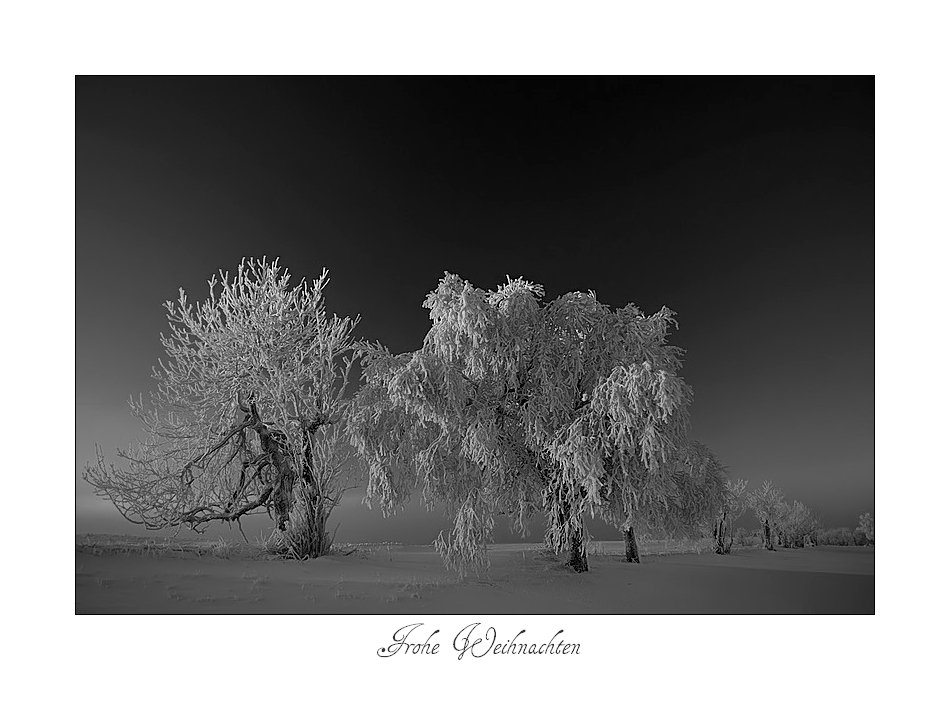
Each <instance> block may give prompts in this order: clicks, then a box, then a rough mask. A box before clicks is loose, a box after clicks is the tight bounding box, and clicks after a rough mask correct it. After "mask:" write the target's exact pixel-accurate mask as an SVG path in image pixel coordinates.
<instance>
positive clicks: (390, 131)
mask: <svg viewBox="0 0 950 720" xmlns="http://www.w3.org/2000/svg"><path fill="white" fill-rule="evenodd" d="M75 91H76V115H75V124H76V168H75V171H76V217H75V222H76V420H77V423H76V490H75V503H76V547H75V612H76V613H77V614H80V615H85V614H147V615H166V614H295V615H303V614H318V615H346V614H371V615H401V616H410V618H411V617H414V616H418V615H471V614H478V613H481V614H496V615H529V616H531V615H537V616H542V615H558V616H560V615H618V616H622V615H636V614H649V615H667V614H683V613H685V614H693V615H695V614H701V615H727V614H753V615H755V614H769V615H772V614H791V615H805V614H822V615H827V614H846V615H862V614H873V613H874V612H875V575H874V571H875V534H874V517H875V456H874V438H875V435H874V429H875V414H874V370H875V346H874V341H875V333H874V319H875V316H874V288H875V285H874V281H875V275H874V271H875V264H874V239H875V224H874V223H875V215H874V210H875V170H874V159H875V154H874V141H875V78H874V77H873V76H870V75H846V76H838V75H835V76H830V75H819V76H746V77H743V76H699V77H697V76H659V77H658V76H566V77H562V76H543V77H531V76H508V77H497V76H496V77H479V76H443V77H327V76H251V77H248V76H107V75H106V76H102V75H89V76H77V77H76V80H75ZM412 622H414V621H413V620H411V619H409V620H407V621H406V625H407V626H409V630H408V631H406V633H404V635H405V634H407V633H408V632H410V631H412V630H413V628H412V627H411V623H412ZM396 627H397V626H396V625H394V627H393V629H394V630H395V629H396ZM460 627H461V626H460ZM397 634H398V633H397ZM422 635H424V630H423V629H417V630H416V634H415V635H414V636H412V638H410V641H411V642H413V643H415V642H418V643H420V644H422V643H424V641H425V639H426V638H425V637H420V638H419V639H418V641H417V640H416V639H415V638H416V637H417V636H422ZM391 640H392V641H398V640H399V638H398V637H393V638H391ZM498 640H499V643H501V641H502V640H504V641H509V640H511V642H510V643H508V644H506V645H504V644H503V645H501V647H502V648H503V649H502V650H501V651H500V652H516V653H517V652H525V653H528V652H533V649H534V646H533V645H532V644H531V643H528V642H527V641H526V640H524V639H522V640H513V639H511V638H507V637H504V638H503V637H499V638H498ZM545 640H546V638H545ZM407 642H409V641H407ZM488 642H489V641H488V640H486V643H488ZM532 642H533V641H532ZM538 642H539V643H540V642H541V641H540V640H539V641H538ZM566 646H567V647H569V646H570V643H569V642H568V643H567V645H566ZM485 647H488V644H486V645H485ZM539 647H543V648H544V650H541V651H539V652H545V651H550V652H558V650H556V649H555V648H557V645H556V644H555V643H549V644H545V645H539ZM399 649H400V648H399V644H398V642H397V646H396V650H399Z"/></svg>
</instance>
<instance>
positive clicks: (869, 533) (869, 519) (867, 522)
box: [858, 513, 874, 545]
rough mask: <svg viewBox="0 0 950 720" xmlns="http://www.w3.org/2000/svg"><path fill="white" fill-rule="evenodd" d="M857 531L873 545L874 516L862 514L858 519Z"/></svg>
mask: <svg viewBox="0 0 950 720" xmlns="http://www.w3.org/2000/svg"><path fill="white" fill-rule="evenodd" d="M858 530H860V531H862V532H863V533H864V537H865V538H867V541H868V542H869V543H870V544H872V545H873V544H874V516H873V515H871V513H864V514H863V515H861V517H859V518H858Z"/></svg>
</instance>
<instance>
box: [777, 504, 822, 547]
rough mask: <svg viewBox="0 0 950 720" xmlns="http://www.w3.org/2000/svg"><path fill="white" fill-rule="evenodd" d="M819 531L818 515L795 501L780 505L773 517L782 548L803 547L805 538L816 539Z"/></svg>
mask: <svg viewBox="0 0 950 720" xmlns="http://www.w3.org/2000/svg"><path fill="white" fill-rule="evenodd" d="M820 529H821V521H820V519H819V517H818V515H817V514H816V513H815V512H814V511H813V510H812V509H811V508H810V507H808V506H807V505H805V504H804V503H803V502H800V501H799V500H795V501H794V502H793V503H792V504H791V505H789V504H788V503H785V502H783V503H780V504H779V508H778V511H777V513H776V517H775V530H776V535H777V536H778V540H779V544H780V545H781V546H782V547H788V548H795V547H804V546H805V541H806V538H808V537H811V538H812V539H813V540H814V539H815V538H817V535H818V531H819V530H820Z"/></svg>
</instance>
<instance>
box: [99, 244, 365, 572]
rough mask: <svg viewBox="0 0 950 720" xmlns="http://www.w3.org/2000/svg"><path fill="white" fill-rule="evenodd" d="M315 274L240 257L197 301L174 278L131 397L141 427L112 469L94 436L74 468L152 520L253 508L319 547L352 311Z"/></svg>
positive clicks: (234, 517)
mask: <svg viewBox="0 0 950 720" xmlns="http://www.w3.org/2000/svg"><path fill="white" fill-rule="evenodd" d="M327 283H328V274H327V272H326V270H324V271H323V274H322V275H320V277H319V278H317V279H315V280H313V281H310V282H307V281H306V280H303V281H301V282H300V283H298V284H296V285H292V284H291V279H290V274H289V272H288V271H286V270H283V269H282V268H281V267H280V265H279V264H278V261H276V260H275V261H273V262H270V263H268V262H267V261H266V259H263V260H244V261H242V262H241V264H240V266H239V267H238V268H237V273H236V274H235V275H234V276H233V277H232V276H230V275H229V274H228V273H226V272H221V273H219V275H218V276H217V277H214V278H212V279H211V280H210V281H209V283H208V285H209V296H208V297H207V299H205V300H204V301H203V302H200V303H198V304H191V303H190V302H189V300H188V298H187V296H186V295H185V292H184V290H181V291H180V293H179V298H178V301H177V302H171V301H170V302H168V303H166V305H165V308H166V310H167V317H168V322H169V327H170V332H169V334H167V335H163V336H162V339H161V342H162V347H163V348H164V351H165V354H166V356H167V357H166V358H165V359H163V360H160V362H159V366H158V367H157V368H155V369H153V377H154V379H155V381H156V383H157V389H156V390H155V391H154V392H152V393H151V395H150V396H149V397H148V398H147V399H143V398H141V397H140V398H139V399H138V400H135V399H133V400H130V404H131V408H132V413H133V415H134V416H135V417H136V418H137V419H138V420H139V421H140V422H141V423H142V425H143V429H144V437H143V438H142V439H140V440H138V441H136V442H135V443H133V444H132V445H131V446H130V447H129V448H128V450H126V451H119V452H118V455H119V458H120V460H122V461H124V464H125V466H126V467H122V468H118V467H116V466H115V465H114V464H111V463H107V461H106V459H105V456H104V455H103V452H102V450H101V448H99V446H98V445H97V448H96V449H97V461H96V463H95V464H93V465H91V466H87V468H86V470H85V472H84V476H85V478H86V480H87V481H88V482H89V483H91V484H92V486H93V487H94V488H95V489H96V492H97V493H98V494H100V495H103V496H105V497H108V498H109V499H110V500H111V501H112V502H113V503H114V504H115V506H116V507H117V508H118V509H119V511H120V512H121V513H122V515H123V516H124V517H126V518H127V519H129V520H131V521H132V522H136V523H140V524H143V525H145V526H146V527H147V528H152V529H157V528H164V527H175V526H183V525H185V526H191V527H193V528H195V529H198V530H201V529H203V528H204V527H205V526H206V525H207V524H208V523H210V522H212V521H214V520H220V521H227V522H230V521H237V522H240V519H241V518H242V517H243V516H246V515H248V514H251V513H256V512H264V511H266V512H268V513H270V514H271V515H272V516H273V517H274V520H275V524H276V530H277V533H278V535H279V539H280V540H281V541H282V542H283V544H284V545H285V547H286V548H287V549H288V550H290V551H291V552H293V553H294V554H297V555H301V556H302V555H320V554H323V553H325V552H326V551H327V550H328V549H329V546H330V543H331V538H330V537H329V535H328V533H327V531H326V520H327V517H328V516H329V513H330V511H331V510H332V509H333V508H334V507H335V506H336V505H337V504H338V503H339V501H340V498H341V495H342V492H343V490H344V489H345V488H344V486H343V476H344V470H345V468H346V466H347V464H348V462H349V461H350V459H351V456H352V447H351V446H350V445H349V443H348V442H347V441H346V437H345V433H344V432H343V430H342V420H343V419H344V415H345V408H346V404H347V400H346V399H345V397H344V395H345V392H346V389H347V386H348V382H349V376H350V370H351V367H352V366H353V364H354V362H356V355H355V352H356V349H355V344H354V342H353V340H352V339H351V335H352V331H353V328H354V326H355V325H356V323H357V322H358V319H355V320H354V319H350V318H339V317H337V316H335V315H333V316H331V315H328V314H327V311H326V308H325V306H324V297H323V294H324V289H325V288H326V286H327Z"/></svg>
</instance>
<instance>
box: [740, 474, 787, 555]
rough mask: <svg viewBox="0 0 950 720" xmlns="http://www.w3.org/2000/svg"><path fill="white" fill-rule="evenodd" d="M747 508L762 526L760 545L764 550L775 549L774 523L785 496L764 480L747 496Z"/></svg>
mask: <svg viewBox="0 0 950 720" xmlns="http://www.w3.org/2000/svg"><path fill="white" fill-rule="evenodd" d="M747 502H748V504H749V508H750V509H751V510H752V512H753V513H755V517H756V519H757V520H758V521H759V523H760V524H761V525H762V543H763V545H764V547H765V549H766V550H774V549H775V538H773V534H774V531H775V529H776V527H775V526H776V522H777V520H778V517H779V514H780V513H781V512H782V506H783V505H784V503H785V494H784V493H783V492H782V491H781V490H779V489H778V488H776V487H775V486H774V485H772V481H771V480H766V481H765V482H764V483H762V486H761V487H759V488H758V489H757V490H755V491H753V492H750V493H749V495H748V501H747Z"/></svg>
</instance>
